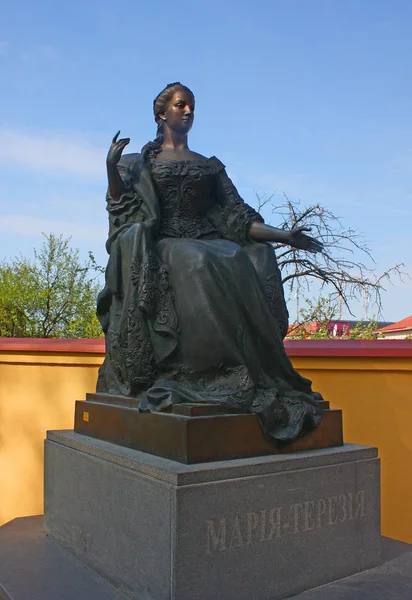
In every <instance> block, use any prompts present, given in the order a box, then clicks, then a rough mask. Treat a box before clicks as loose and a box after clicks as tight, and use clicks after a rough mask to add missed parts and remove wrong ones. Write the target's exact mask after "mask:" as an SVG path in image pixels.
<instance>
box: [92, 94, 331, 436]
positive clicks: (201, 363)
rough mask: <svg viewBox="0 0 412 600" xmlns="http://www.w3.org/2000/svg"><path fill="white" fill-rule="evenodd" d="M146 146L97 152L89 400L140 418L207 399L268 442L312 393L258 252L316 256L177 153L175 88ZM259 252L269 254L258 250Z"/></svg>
mask: <svg viewBox="0 0 412 600" xmlns="http://www.w3.org/2000/svg"><path fill="white" fill-rule="evenodd" d="M153 108H154V117H155V121H156V123H157V137H156V139H155V140H154V141H153V142H149V143H148V144H146V145H145V146H144V147H143V148H142V151H141V153H140V154H126V155H124V156H122V152H123V150H124V149H125V147H126V146H127V144H128V143H129V141H130V139H129V138H125V139H118V136H119V133H120V132H118V133H117V134H116V135H115V137H114V138H113V141H112V144H111V146H110V149H109V152H108V155H107V173H108V179H109V189H108V194H107V210H108V212H109V223H110V230H109V239H108V241H107V250H108V253H109V255H110V257H109V262H108V265H107V269H106V285H105V288H104V290H103V291H102V292H101V294H100V295H99V298H98V308H97V312H98V317H99V320H100V322H101V325H102V327H103V331H104V333H105V337H106V358H105V361H104V363H103V365H102V367H101V369H100V372H99V379H98V383H97V391H98V392H103V393H107V394H112V395H122V396H128V397H134V398H137V399H138V400H139V408H140V409H141V410H152V411H162V410H167V409H168V408H169V407H170V406H171V405H172V404H174V403H181V402H195V403H198V402H199V403H200V402H208V403H210V402H214V403H219V404H224V405H228V406H231V407H236V408H238V409H239V410H240V411H243V412H251V413H256V414H257V415H259V417H260V419H261V422H262V424H263V426H264V429H265V430H266V432H267V433H268V434H269V435H270V436H272V437H273V438H274V439H276V440H279V441H285V442H286V441H289V440H292V439H295V438H297V437H298V436H300V435H301V434H302V433H304V432H305V431H309V430H311V429H313V428H314V427H316V425H317V424H318V423H319V422H320V420H321V416H322V409H321V408H320V405H319V403H318V402H317V397H319V396H318V395H316V394H313V392H312V389H311V382H310V381H309V380H307V379H305V378H304V377H302V376H301V375H299V373H297V372H296V371H295V370H294V368H293V366H292V364H291V362H290V361H289V359H288V357H287V355H286V353H285V350H284V347H283V338H284V336H285V335H286V332H287V327H288V312H287V308H286V304H285V299H284V294H283V289H282V283H281V278H280V273H279V269H278V266H277V262H276V257H275V254H274V251H273V248H272V246H271V245H270V242H279V241H280V242H283V243H285V244H289V245H291V246H294V247H296V248H301V249H304V250H307V251H309V252H318V251H320V250H322V245H321V244H320V243H319V242H318V241H316V240H315V239H313V238H312V237H310V236H308V235H306V234H305V233H304V232H305V231H307V230H305V229H303V228H298V229H295V230H293V231H284V230H279V229H276V228H274V227H270V226H269V225H266V224H265V223H264V222H263V219H262V217H261V216H260V215H259V214H258V213H257V212H256V211H255V210H253V208H251V207H250V206H248V205H247V204H245V202H244V201H243V200H242V199H241V198H240V196H239V194H238V192H237V190H236V188H235V186H234V185H233V183H232V182H231V180H230V179H229V177H228V176H227V174H226V171H225V167H224V165H223V164H222V163H221V162H220V160H218V159H217V158H215V157H212V158H206V157H204V156H202V155H201V154H197V153H196V152H192V151H191V150H190V149H189V147H188V140H187V137H188V133H189V131H190V129H191V127H192V125H193V119H194V110H195V99H194V96H193V93H192V92H191V91H190V90H189V89H188V88H187V87H185V86H184V85H182V84H180V83H173V84H169V85H168V86H167V87H166V88H165V89H164V90H163V91H162V92H161V93H160V94H159V95H158V96H157V97H156V99H155V101H154V105H153ZM268 242H269V243H268Z"/></svg>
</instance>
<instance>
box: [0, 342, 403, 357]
mask: <svg viewBox="0 0 412 600" xmlns="http://www.w3.org/2000/svg"><path fill="white" fill-rule="evenodd" d="M285 348H286V352H287V353H288V355H289V356H293V357H298V356H302V357H303V356H308V357H347V358H354V357H364V358H368V357H369V358H373V357H380V358H408V357H409V358H412V340H288V341H287V342H285ZM0 352H2V353H22V354H23V353H54V354H101V355H104V353H105V343H104V339H103V338H98V339H87V340H79V339H76V340H72V339H71V340H68V339H42V338H0Z"/></svg>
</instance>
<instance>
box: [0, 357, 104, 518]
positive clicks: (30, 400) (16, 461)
mask: <svg viewBox="0 0 412 600" xmlns="http://www.w3.org/2000/svg"><path fill="white" fill-rule="evenodd" d="M101 362H102V356H99V355H97V356H96V355H93V354H91V355H85V354H78V355H76V354H73V353H70V354H67V355H62V354H53V353H47V354H46V353H43V354H39V353H37V354H35V355H33V354H22V353H4V352H0V525H2V524H3V523H5V522H7V521H9V520H11V519H13V518H15V517H21V516H25V515H33V514H42V513H43V440H44V438H45V435H46V430H48V429H73V415H74V401H75V400H82V399H83V400H84V396H85V393H86V392H93V391H94V390H95V387H96V377H97V369H98V366H99V365H100V364H101Z"/></svg>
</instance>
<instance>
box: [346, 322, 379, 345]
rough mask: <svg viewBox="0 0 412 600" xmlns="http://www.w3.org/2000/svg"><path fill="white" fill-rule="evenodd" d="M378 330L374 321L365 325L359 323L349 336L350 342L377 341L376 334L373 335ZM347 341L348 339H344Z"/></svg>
mask: <svg viewBox="0 0 412 600" xmlns="http://www.w3.org/2000/svg"><path fill="white" fill-rule="evenodd" d="M377 328H378V324H377V323H376V321H370V322H369V323H367V324H365V323H362V321H359V323H357V324H356V325H355V327H354V328H353V329H351V332H350V334H349V336H348V337H349V339H350V340H377V339H378V334H377V333H375V332H376V330H377ZM346 339H348V338H346Z"/></svg>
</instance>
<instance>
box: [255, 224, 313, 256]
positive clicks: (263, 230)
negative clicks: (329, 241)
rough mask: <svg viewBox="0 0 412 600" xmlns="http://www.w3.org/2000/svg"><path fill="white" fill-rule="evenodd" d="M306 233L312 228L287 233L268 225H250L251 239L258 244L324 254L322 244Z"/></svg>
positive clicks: (302, 228)
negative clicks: (269, 244) (284, 246)
mask: <svg viewBox="0 0 412 600" xmlns="http://www.w3.org/2000/svg"><path fill="white" fill-rule="evenodd" d="M304 231H310V227H297V228H296V229H291V230H290V231H287V230H285V229H277V228H276V227H271V226H270V225H266V223H260V222H259V221H253V223H252V224H251V225H250V229H249V237H250V239H252V240H254V241H256V242H272V243H274V242H277V243H281V244H288V245H289V246H293V247H294V248H298V249H299V250H306V251H307V252H322V250H323V244H322V242H319V241H318V240H316V239H315V238H313V237H311V236H310V235H306V234H305V233H304Z"/></svg>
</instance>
